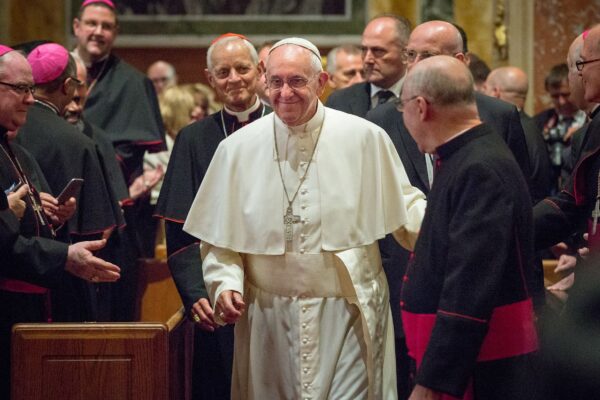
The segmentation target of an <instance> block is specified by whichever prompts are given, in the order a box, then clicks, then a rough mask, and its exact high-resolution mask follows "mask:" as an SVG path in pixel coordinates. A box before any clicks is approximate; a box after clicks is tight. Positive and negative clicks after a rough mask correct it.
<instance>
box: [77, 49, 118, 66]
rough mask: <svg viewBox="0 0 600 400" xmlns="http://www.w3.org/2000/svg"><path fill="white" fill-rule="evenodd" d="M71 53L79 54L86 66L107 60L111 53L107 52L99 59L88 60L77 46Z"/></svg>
mask: <svg viewBox="0 0 600 400" xmlns="http://www.w3.org/2000/svg"><path fill="white" fill-rule="evenodd" d="M71 54H75V55H77V57H79V59H80V60H81V61H83V65H85V67H86V68H90V67H91V66H92V65H94V64H98V63H100V62H103V61H105V60H106V59H107V58H108V56H109V55H110V52H108V53H106V54H105V55H103V56H102V57H100V58H99V59H97V60H95V61H91V60H90V61H86V59H85V58H84V57H83V56H82V55H81V52H80V51H79V47H75V48H74V49H73V51H72V52H71Z"/></svg>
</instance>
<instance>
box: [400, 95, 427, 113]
mask: <svg viewBox="0 0 600 400" xmlns="http://www.w3.org/2000/svg"><path fill="white" fill-rule="evenodd" d="M417 97H422V96H421V95H420V94H416V95H414V96H412V97H409V98H408V99H406V100H402V97H398V100H396V109H397V110H398V111H400V112H404V107H406V105H407V104H408V103H410V102H411V101H413V100H414V99H416V98H417Z"/></svg>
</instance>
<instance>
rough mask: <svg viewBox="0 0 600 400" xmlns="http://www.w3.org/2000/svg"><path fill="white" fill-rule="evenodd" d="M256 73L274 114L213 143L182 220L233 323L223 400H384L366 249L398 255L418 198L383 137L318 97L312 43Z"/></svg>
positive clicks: (388, 357) (388, 365) (376, 279)
mask: <svg viewBox="0 0 600 400" xmlns="http://www.w3.org/2000/svg"><path fill="white" fill-rule="evenodd" d="M266 77H267V84H268V87H269V97H270V100H271V104H272V105H273V109H274V111H275V113H274V114H269V115H267V116H265V117H264V118H261V119H259V120H257V121H255V122H253V123H252V124H250V125H248V126H246V127H244V128H242V129H240V131H239V132H238V133H236V134H235V135H234V136H233V137H231V138H228V139H227V140H225V141H223V142H222V143H221V144H220V145H219V148H218V149H217V151H216V153H215V155H214V157H213V160H212V162H211V164H210V166H209V168H208V171H207V172H206V175H205V177H204V180H203V182H202V185H201V186H200V189H199V190H198V194H197V195H196V199H195V200H194V203H193V205H192V208H191V210H190V212H189V214H188V217H187V220H186V223H185V225H184V230H185V231H186V232H188V233H189V234H190V235H193V236H196V237H197V238H199V239H200V240H201V241H202V242H201V243H202V244H201V254H202V257H203V265H202V269H203V272H204V281H205V283H206V287H207V289H208V293H209V295H210V297H211V300H212V302H213V304H214V305H215V318H216V321H217V322H218V323H219V324H225V323H227V324H231V323H236V326H235V352H234V368H233V378H232V380H233V381H232V398H233V399H299V398H319V399H321V398H341V397H344V398H351V399H395V398H396V384H395V383H396V382H395V368H394V347H393V346H394V345H393V327H392V323H391V319H390V309H389V300H388V289H387V282H386V278H385V274H384V273H383V270H382V267H381V258H380V255H379V249H378V247H377V240H378V239H379V238H381V237H383V236H384V235H385V234H386V233H390V232H395V234H396V235H397V237H398V239H399V240H400V241H402V242H403V243H404V244H405V245H406V246H407V247H409V248H410V247H411V246H412V243H413V240H414V239H415V238H416V235H417V233H418V230H419V226H420V221H421V218H422V216H423V213H424V207H425V201H424V196H423V194H422V193H421V192H420V191H418V190H417V189H415V188H414V187H412V186H411V185H410V183H409V182H408V178H407V177H406V174H405V173H404V169H403V167H402V163H401V162H400V159H399V158H398V155H397V153H396V152H395V151H394V148H393V145H392V143H391V141H390V140H389V138H388V136H387V134H386V133H385V132H384V131H383V130H382V129H380V128H378V127H377V126H376V125H373V124H371V123H369V122H367V121H366V120H364V119H362V118H358V117H356V116H352V115H348V114H346V113H342V112H338V111H336V110H333V109H330V108H327V107H324V106H323V104H322V103H321V102H320V101H319V96H320V95H321V94H322V93H323V90H324V87H325V85H326V83H327V78H328V76H327V73H326V72H324V71H323V69H322V66H321V57H320V54H319V51H318V49H317V48H316V47H315V46H314V45H313V44H312V43H310V42H309V41H307V40H305V39H301V38H288V39H284V40H281V41H279V42H278V43H276V44H275V45H274V46H273V48H272V49H271V52H270V54H269V58H268V60H267V69H266ZM349 132H351V133H352V134H348V133H349ZM274 366H275V367H274Z"/></svg>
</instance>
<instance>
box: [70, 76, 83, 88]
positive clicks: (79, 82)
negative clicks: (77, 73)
mask: <svg viewBox="0 0 600 400" xmlns="http://www.w3.org/2000/svg"><path fill="white" fill-rule="evenodd" d="M69 78H70V79H71V80H72V81H73V82H75V84H76V85H77V86H78V87H80V86H83V82H81V81H80V80H79V79H77V78H75V77H74V76H70V77H69Z"/></svg>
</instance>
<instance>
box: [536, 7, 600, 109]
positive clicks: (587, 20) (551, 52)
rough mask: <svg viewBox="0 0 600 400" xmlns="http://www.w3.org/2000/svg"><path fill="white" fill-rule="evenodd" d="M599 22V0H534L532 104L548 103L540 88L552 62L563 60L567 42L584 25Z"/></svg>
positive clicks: (548, 99) (542, 86) (573, 37)
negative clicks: (533, 90)
mask: <svg viewBox="0 0 600 400" xmlns="http://www.w3.org/2000/svg"><path fill="white" fill-rule="evenodd" d="M598 22H600V0H537V1H535V12H534V20H533V23H534V26H535V31H534V32H535V33H534V43H535V46H534V79H533V80H534V82H535V86H536V88H539V90H536V95H535V108H536V110H537V111H540V110H542V109H544V108H548V107H551V104H550V98H549V96H547V95H546V93H545V91H544V77H545V76H546V74H547V73H548V71H549V70H550V68H552V66H554V65H556V64H559V63H563V62H565V60H566V57H567V51H568V50H569V45H570V44H571V42H572V41H573V39H575V37H576V36H577V35H579V34H580V33H581V32H582V31H583V30H584V29H586V28H589V27H590V26H591V25H593V24H595V23H598Z"/></svg>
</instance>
